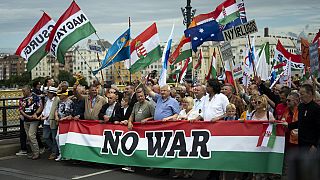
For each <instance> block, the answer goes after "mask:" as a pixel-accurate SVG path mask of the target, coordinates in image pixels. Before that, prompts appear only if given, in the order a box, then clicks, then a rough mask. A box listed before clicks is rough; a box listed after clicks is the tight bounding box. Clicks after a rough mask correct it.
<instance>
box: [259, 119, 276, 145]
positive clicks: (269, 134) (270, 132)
mask: <svg viewBox="0 0 320 180" xmlns="http://www.w3.org/2000/svg"><path fill="white" fill-rule="evenodd" d="M276 129H277V127H276V124H271V123H270V124H263V129H262V132H261V134H260V136H259V140H258V143H257V147H259V146H262V147H268V148H273V147H274V143H275V141H276V137H277V131H276Z"/></svg>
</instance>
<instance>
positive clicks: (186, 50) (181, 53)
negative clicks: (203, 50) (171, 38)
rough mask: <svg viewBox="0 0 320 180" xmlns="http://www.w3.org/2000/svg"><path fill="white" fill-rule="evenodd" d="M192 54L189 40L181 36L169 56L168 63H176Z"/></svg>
mask: <svg viewBox="0 0 320 180" xmlns="http://www.w3.org/2000/svg"><path fill="white" fill-rule="evenodd" d="M191 56H192V50H191V40H190V38H186V37H185V36H184V35H183V36H182V38H181V40H180V42H179V44H178V46H177V48H176V49H175V50H174V52H173V53H172V54H171V56H170V58H169V62H170V64H177V63H179V62H181V61H183V60H185V59H187V58H189V57H191Z"/></svg>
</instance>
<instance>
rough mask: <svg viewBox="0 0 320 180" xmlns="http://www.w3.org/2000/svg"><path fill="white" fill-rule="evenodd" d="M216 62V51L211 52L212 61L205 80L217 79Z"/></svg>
mask: <svg viewBox="0 0 320 180" xmlns="http://www.w3.org/2000/svg"><path fill="white" fill-rule="evenodd" d="M216 65H217V60H216V49H214V50H213V54H212V60H211V64H210V67H209V72H208V75H207V76H206V80H209V79H210V77H211V78H217V68H216Z"/></svg>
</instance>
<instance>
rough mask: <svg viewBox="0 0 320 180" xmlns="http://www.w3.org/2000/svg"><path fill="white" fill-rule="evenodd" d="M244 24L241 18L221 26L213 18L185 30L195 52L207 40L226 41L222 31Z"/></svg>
mask: <svg viewBox="0 0 320 180" xmlns="http://www.w3.org/2000/svg"><path fill="white" fill-rule="evenodd" d="M240 24H243V23H242V21H241V18H240V17H239V18H237V19H235V20H234V21H232V22H230V23H228V24H227V25H225V26H221V25H220V24H219V23H218V22H217V21H215V20H212V21H209V22H206V23H203V24H200V25H197V26H194V27H192V28H188V29H186V30H185V31H184V34H185V36H186V37H191V46H192V50H193V51H194V52H197V47H199V46H201V45H202V44H203V43H204V42H206V41H224V37H223V34H222V31H224V30H227V29H230V28H232V27H234V26H238V25H240Z"/></svg>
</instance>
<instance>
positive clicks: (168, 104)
mask: <svg viewBox="0 0 320 180" xmlns="http://www.w3.org/2000/svg"><path fill="white" fill-rule="evenodd" d="M144 88H145V89H146V92H147V93H148V94H149V96H151V97H152V98H153V100H154V101H155V102H156V108H155V112H154V120H163V121H168V120H172V119H176V118H177V117H178V115H179V113H180V107H179V103H178V101H177V100H175V99H174V98H172V97H170V86H168V85H164V86H162V87H160V94H161V95H160V94H157V93H155V92H153V91H152V90H151V88H150V87H148V86H146V83H144Z"/></svg>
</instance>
